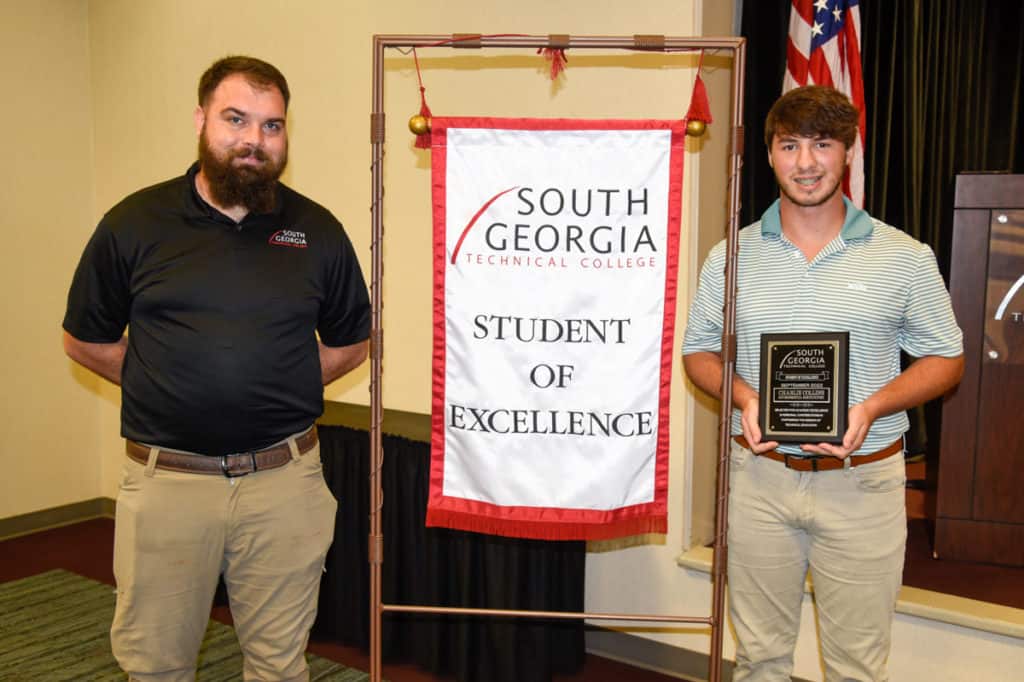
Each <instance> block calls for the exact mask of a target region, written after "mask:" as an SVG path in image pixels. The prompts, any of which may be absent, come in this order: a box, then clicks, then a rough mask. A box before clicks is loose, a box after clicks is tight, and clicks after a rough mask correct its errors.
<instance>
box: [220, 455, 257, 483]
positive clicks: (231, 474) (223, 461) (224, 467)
mask: <svg viewBox="0 0 1024 682" xmlns="http://www.w3.org/2000/svg"><path fill="white" fill-rule="evenodd" d="M245 455H248V456H249V459H250V460H251V461H252V470H251V471H232V470H231V469H230V468H229V467H228V457H244V456H245ZM220 472H221V473H222V474H224V477H225V478H241V477H242V476H247V475H248V474H254V473H256V453H255V452H232V453H230V454H227V455H221V458H220Z"/></svg>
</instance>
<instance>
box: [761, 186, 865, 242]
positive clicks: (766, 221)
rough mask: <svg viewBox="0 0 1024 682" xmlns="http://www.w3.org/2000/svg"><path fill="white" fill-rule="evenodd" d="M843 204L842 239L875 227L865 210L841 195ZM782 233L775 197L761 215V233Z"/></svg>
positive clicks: (857, 236) (858, 235) (850, 237)
mask: <svg viewBox="0 0 1024 682" xmlns="http://www.w3.org/2000/svg"><path fill="white" fill-rule="evenodd" d="M843 204H845V205H846V218H845V220H843V229H841V230H840V231H839V235H840V236H841V237H842V238H843V239H844V240H847V241H848V240H850V239H859V238H861V237H867V236H868V235H869V234H871V232H872V231H874V229H875V224H874V223H873V222H872V221H871V216H869V215H868V214H867V211H865V210H863V209H860V208H857V207H856V206H854V205H853V202H851V201H850V200H849V199H847V198H846V196H845V195H844V196H843ZM781 234H782V218H781V216H780V214H779V200H778V199H776V200H775V201H774V202H772V205H771V206H769V207H768V210H767V211H765V212H764V214H762V215H761V235H762V236H767V235H776V236H779V235H781Z"/></svg>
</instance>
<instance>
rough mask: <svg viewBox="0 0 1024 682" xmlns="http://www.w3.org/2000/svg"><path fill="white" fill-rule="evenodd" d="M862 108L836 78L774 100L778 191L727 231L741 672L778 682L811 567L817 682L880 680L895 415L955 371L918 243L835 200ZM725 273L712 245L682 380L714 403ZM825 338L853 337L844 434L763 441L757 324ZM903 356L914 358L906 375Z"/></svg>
mask: <svg viewBox="0 0 1024 682" xmlns="http://www.w3.org/2000/svg"><path fill="white" fill-rule="evenodd" d="M857 117H858V114H857V109H856V108H855V107H854V106H853V105H852V104H851V103H850V101H849V100H848V99H847V98H846V97H845V96H844V95H842V94H841V93H839V92H838V91H836V90H833V89H831V88H826V87H821V86H808V87H804V88H799V89H796V90H791V91H790V92H788V93H786V94H785V95H783V96H782V97H781V98H780V99H779V100H778V101H777V102H776V103H775V105H774V106H773V107H772V110H771V112H769V114H768V119H767V121H766V123H765V143H766V144H767V145H768V153H769V163H770V164H771V166H772V168H773V169H774V171H775V177H776V180H777V181H778V184H779V189H780V196H779V199H778V200H777V201H776V202H775V203H774V204H772V206H771V207H770V208H769V209H768V210H767V211H766V212H765V213H764V215H763V216H762V217H761V220H760V221H759V222H757V223H754V224H753V225H750V226H748V227H746V228H744V229H743V230H741V231H740V237H739V262H738V279H737V287H738V295H737V306H736V332H737V351H736V378H735V380H734V381H733V406H734V408H735V409H734V411H733V419H732V433H733V436H734V441H735V442H734V443H733V445H732V452H731V460H730V475H729V482H730V493H729V519H728V520H729V535H728V540H729V553H728V580H729V605H730V614H731V616H732V620H733V625H734V626H735V629H736V634H737V638H738V648H737V654H736V659H737V660H736V666H737V667H736V672H735V675H734V677H733V679H734V680H736V681H737V682H740V681H742V680H758V681H768V680H789V679H790V674H791V672H792V668H793V649H794V646H795V645H796V637H797V632H798V630H799V624H800V609H801V605H802V603H803V591H804V580H805V577H806V575H807V570H808V567H809V568H810V571H811V576H812V583H813V585H814V594H815V603H816V607H817V609H818V625H819V632H820V635H821V648H822V655H823V659H824V662H825V677H826V679H827V680H865V681H866V680H886V679H888V676H887V672H886V660H887V658H888V653H889V642H890V630H891V626H892V616H893V611H894V608H895V603H896V595H897V592H898V591H899V588H900V584H901V580H902V572H903V556H904V548H905V545H906V532H907V528H906V510H905V500H904V496H905V493H904V481H905V467H904V462H903V456H902V436H903V433H904V432H905V431H906V430H907V426H908V423H907V417H906V414H905V412H904V410H906V409H907V408H909V407H912V406H914V405H918V404H920V403H923V402H925V401H927V400H929V399H931V398H934V397H936V396H939V395H941V394H943V393H944V392H946V391H947V390H949V389H950V388H952V387H953V386H955V385H956V383H957V381H959V378H960V374H961V372H962V370H963V358H962V354H963V345H962V338H961V333H960V330H959V328H958V327H957V325H956V320H955V319H954V318H953V312H952V307H951V305H950V302H949V295H948V293H947V292H946V289H945V286H944V284H943V282H942V278H941V276H940V274H939V271H938V268H937V266H936V263H935V257H934V255H933V254H932V252H931V250H930V249H929V248H928V247H927V246H925V245H923V244H921V243H919V242H917V241H916V240H914V239H912V238H911V237H909V236H908V235H906V234H905V233H903V232H901V231H899V230H897V229H895V228H893V227H891V226H889V225H886V224H885V223H882V222H881V221H879V220H876V219H874V218H872V217H870V216H869V215H868V214H867V213H865V212H864V211H862V210H860V209H858V208H856V207H855V206H853V204H851V203H850V202H849V201H848V200H846V198H845V197H844V196H843V194H842V191H841V185H842V179H843V175H844V173H845V172H846V167H847V165H848V164H849V162H850V157H851V154H852V146H853V141H854V136H855V135H856V134H857ZM724 270H725V244H724V242H723V243H721V244H718V245H717V246H716V247H715V248H714V249H713V250H712V251H711V253H710V255H709V256H708V259H707V261H706V262H705V264H704V267H703V269H702V270H701V274H700V283H699V287H698V291H697V295H696V298H695V300H694V302H693V305H692V308H691V311H690V316H689V321H688V324H687V329H686V338H685V341H684V345H683V354H684V358H683V361H684V366H685V368H686V372H687V374H688V375H689V377H690V378H691V379H692V380H693V382H694V383H695V384H696V385H697V386H698V387H700V388H701V389H703V390H704V391H706V392H708V393H709V394H711V395H714V396H720V395H721V384H722V361H721V357H720V350H721V334H722V307H723V298H724V297H723V290H724ZM836 331H839V332H842V331H846V332H849V335H850V343H849V348H850V371H849V406H850V407H849V413H848V428H847V430H846V432H845V434H843V439H842V442H841V443H839V444H829V443H816V444H805V445H802V446H796V445H792V444H781V445H780V443H778V442H776V441H765V440H763V439H762V435H761V430H760V428H759V426H758V393H757V390H758V388H757V387H758V371H759V363H760V350H761V348H760V336H761V334H763V333H775V332H800V333H807V332H836ZM900 349H903V350H904V351H906V352H907V353H908V354H910V355H911V356H913V357H915V358H916V360H915V361H914V362H913V364H912V365H911V366H910V367H909V368H908V369H907V371H905V372H903V373H902V374H901V373H900ZM787 455H788V456H787ZM812 459H813V461H811V460H812Z"/></svg>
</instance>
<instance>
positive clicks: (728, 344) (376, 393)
mask: <svg viewBox="0 0 1024 682" xmlns="http://www.w3.org/2000/svg"><path fill="white" fill-rule="evenodd" d="M411 47H420V48H422V47H448V48H484V47H502V48H528V49H537V48H544V47H553V48H573V49H623V50H641V51H648V52H651V51H653V52H668V51H688V50H723V51H727V52H731V53H732V55H733V66H732V72H731V91H732V96H731V98H730V122H731V130H732V134H731V136H730V147H731V148H730V151H729V164H728V170H727V172H728V187H729V203H728V206H729V209H728V210H729V220H728V231H727V234H726V240H727V249H726V268H725V300H724V316H723V329H722V361H723V365H724V368H723V379H724V381H723V382H722V396H721V410H720V412H719V429H718V465H717V479H718V480H717V489H716V505H715V531H714V535H715V540H714V545H713V547H714V551H713V560H712V570H711V575H712V585H713V588H712V613H711V615H710V616H664V615H646V614H627V613H587V612H568V611H553V612H552V611H520V610H506V609H471V608H451V607H440V606H412V605H399V604H384V603H382V602H381V596H382V595H381V587H382V586H381V565H382V563H383V561H384V536H383V534H382V531H381V514H382V510H383V505H384V497H383V490H382V487H381V482H382V481H381V479H382V475H381V471H382V468H383V465H384V453H383V449H382V447H381V443H382V433H381V424H382V422H383V415H384V406H383V401H382V397H381V369H382V367H381V359H382V357H383V340H384V333H383V330H382V328H381V322H382V319H381V316H382V306H383V296H382V292H381V288H382V284H383V277H384V257H383V251H382V247H383V241H384V221H383V216H382V210H383V203H382V202H383V196H384V175H383V161H384V138H385V132H384V120H385V119H384V50H385V49H386V48H411ZM745 65H746V41H745V40H744V39H743V38H738V37H725V38H673V37H666V36H661V35H635V36H630V37H623V36H566V35H547V36H539V35H537V36H519V35H516V36H486V35H480V34H452V35H375V36H374V37H373V110H372V113H371V114H370V142H371V146H372V153H371V156H372V160H371V165H370V172H371V175H372V190H371V204H370V217H371V223H372V229H373V236H372V241H371V245H370V246H371V252H372V259H373V266H372V271H371V282H370V298H371V303H372V306H373V311H372V316H371V323H372V327H371V332H370V535H369V538H368V542H369V544H368V556H369V562H370V671H369V673H370V682H380V681H381V667H382V662H381V643H380V638H381V622H382V617H383V614H384V613H385V612H392V613H396V612H404V613H438V614H457V615H479V616H504V617H518V618H565V619H575V618H584V619H591V620H617V621H644V622H664V623H693V624H703V625H709V626H710V627H711V647H710V650H709V653H708V678H709V680H711V682H719V681H720V680H721V674H722V632H723V626H724V622H723V611H724V599H725V564H726V560H725V558H726V551H727V547H726V520H727V518H728V515H727V512H728V490H729V489H728V481H729V476H728V471H729V438H730V419H731V415H732V408H731V405H732V378H733V374H734V372H735V364H736V358H735V354H736V254H737V252H738V243H737V242H738V240H737V235H738V231H739V210H740V199H739V184H740V168H741V165H742V155H743V82H744V75H745Z"/></svg>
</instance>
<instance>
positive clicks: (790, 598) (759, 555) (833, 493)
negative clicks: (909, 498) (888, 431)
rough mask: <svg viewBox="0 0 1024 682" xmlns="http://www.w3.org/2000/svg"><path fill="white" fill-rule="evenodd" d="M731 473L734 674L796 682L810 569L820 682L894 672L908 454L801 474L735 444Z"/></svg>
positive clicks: (756, 681)
mask: <svg viewBox="0 0 1024 682" xmlns="http://www.w3.org/2000/svg"><path fill="white" fill-rule="evenodd" d="M729 474H730V475H729V480H730V492H729V552H728V577H729V612H730V615H731V617H732V622H733V626H734V627H735V630H736V637H737V652H736V670H735V673H734V674H733V680H734V681H735V682H776V681H781V680H786V681H787V682H788V680H789V679H790V674H791V673H792V671H793V649H794V647H795V645H796V637H797V632H798V631H799V629H800V610H801V607H802V604H803V598H804V581H805V578H806V576H807V570H808V567H809V568H810V571H811V581H812V583H813V585H814V601H815V606H816V608H817V613H818V632H819V637H820V640H821V654H822V659H823V660H824V663H825V679H826V680H828V681H829V682H833V681H839V680H842V681H843V682H847V681H854V680H856V681H858V682H882V681H884V680H888V672H887V668H886V661H887V659H888V656H889V643H890V634H891V631H892V618H893V612H894V611H895V608H896V596H897V594H898V592H899V589H900V584H901V582H902V577H903V557H904V549H905V547H906V540H907V520H906V493H905V492H904V484H905V482H906V468H905V464H904V461H903V456H902V454H896V455H893V456H892V457H887V458H886V459H883V460H880V461H878V462H872V463H870V464H865V465H863V466H859V467H852V468H851V467H848V468H846V469H838V470H834V471H819V472H800V471H793V470H792V469H787V468H786V467H785V466H783V465H782V464H781V463H780V462H774V461H772V460H770V459H768V458H766V457H756V456H754V455H753V454H751V452H750V451H749V450H747V449H746V448H743V447H741V446H740V445H738V444H736V443H733V445H732V452H731V457H730V472H729Z"/></svg>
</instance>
